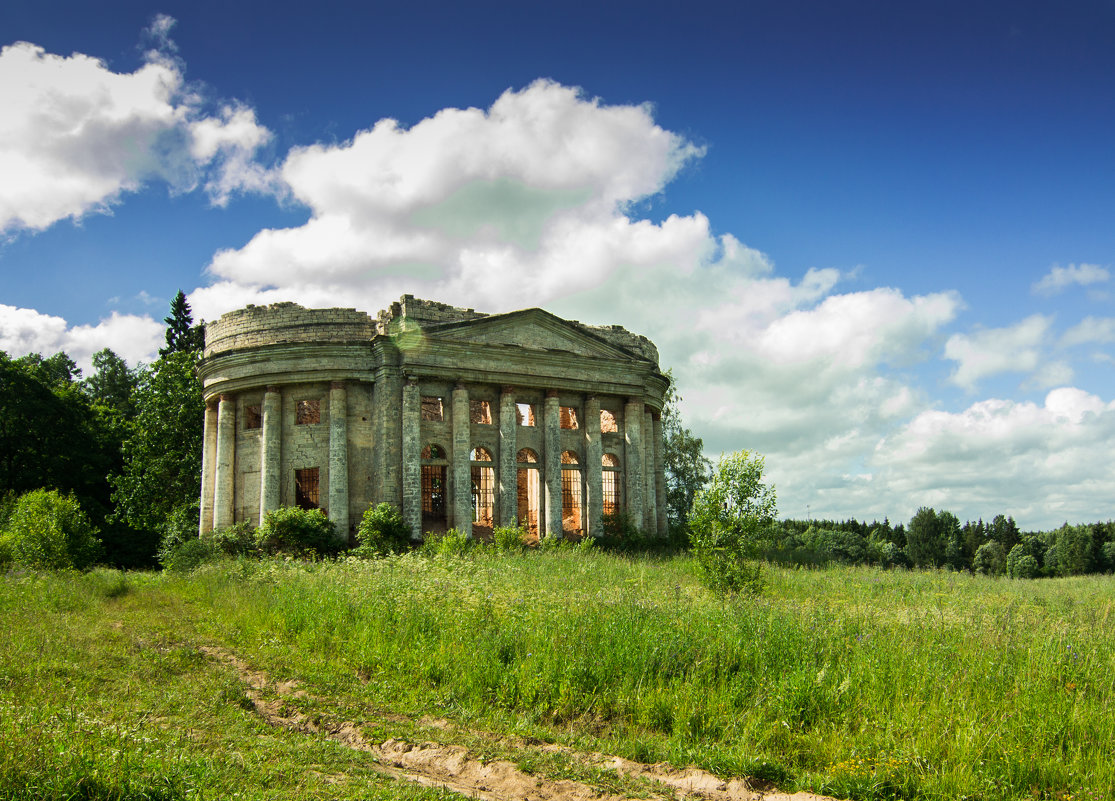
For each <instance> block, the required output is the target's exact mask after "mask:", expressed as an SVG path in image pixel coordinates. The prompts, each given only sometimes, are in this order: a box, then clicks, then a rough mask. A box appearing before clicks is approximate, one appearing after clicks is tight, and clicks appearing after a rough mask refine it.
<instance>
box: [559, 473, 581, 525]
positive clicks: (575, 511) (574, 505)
mask: <svg viewBox="0 0 1115 801" xmlns="http://www.w3.org/2000/svg"><path fill="white" fill-rule="evenodd" d="M561 530H562V531H564V532H566V533H569V534H580V533H581V471H580V470H562V471H561Z"/></svg>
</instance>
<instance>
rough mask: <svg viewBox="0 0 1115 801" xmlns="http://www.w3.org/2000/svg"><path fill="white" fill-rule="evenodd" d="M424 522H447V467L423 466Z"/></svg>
mask: <svg viewBox="0 0 1115 801" xmlns="http://www.w3.org/2000/svg"><path fill="white" fill-rule="evenodd" d="M422 520H423V521H427V520H441V521H444V520H445V465H435V464H424V465H422Z"/></svg>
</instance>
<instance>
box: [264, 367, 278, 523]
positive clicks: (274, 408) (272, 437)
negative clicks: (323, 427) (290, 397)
mask: <svg viewBox="0 0 1115 801" xmlns="http://www.w3.org/2000/svg"><path fill="white" fill-rule="evenodd" d="M260 439H261V442H260V447H259V454H260V455H259V522H260V524H261V525H262V523H263V518H264V517H266V515H267V513H268V512H271V511H273V510H275V509H278V508H279V504H280V503H281V502H282V488H283V483H282V476H281V475H280V474H279V471H280V469H281V467H280V465H281V461H280V458H281V456H282V448H283V445H282V442H283V396H282V394H281V393H280V392H279V388H278V387H268V388H267V391H266V392H265V393H264V394H263V431H262V434H261V437H260Z"/></svg>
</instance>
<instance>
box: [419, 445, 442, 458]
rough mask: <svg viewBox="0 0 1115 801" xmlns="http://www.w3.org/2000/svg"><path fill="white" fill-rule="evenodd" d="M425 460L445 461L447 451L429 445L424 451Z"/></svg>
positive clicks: (437, 446) (438, 446)
mask: <svg viewBox="0 0 1115 801" xmlns="http://www.w3.org/2000/svg"><path fill="white" fill-rule="evenodd" d="M422 458H423V459H444V458H445V450H444V449H443V448H442V447H441V446H440V445H432V444H431V445H427V446H426V447H425V448H423V449H422Z"/></svg>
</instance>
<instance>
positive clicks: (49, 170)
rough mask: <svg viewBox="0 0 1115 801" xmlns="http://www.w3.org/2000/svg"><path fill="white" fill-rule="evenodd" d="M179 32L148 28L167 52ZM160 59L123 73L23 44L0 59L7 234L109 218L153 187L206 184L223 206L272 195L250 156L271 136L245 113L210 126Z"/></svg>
mask: <svg viewBox="0 0 1115 801" xmlns="http://www.w3.org/2000/svg"><path fill="white" fill-rule="evenodd" d="M172 24H173V20H171V19H170V18H168V17H160V18H158V19H157V20H156V23H155V25H154V26H153V28H152V32H153V34H154V35H155V36H156V39H157V40H158V41H159V42H160V43H161V46H163V47H164V48H166V47H167V46H168V43H169V40H168V39H167V38H166V36H167V33H168V31H169V28H170V25H172ZM165 52H166V51H165V49H164V50H163V51H152V52H151V53H149V54H148V56H147V61H146V63H145V64H143V66H141V67H140V68H139V69H137V70H135V71H134V72H130V73H119V72H114V71H113V70H112V69H111V68H109V66H108V65H107V64H105V63H104V62H103V61H101V60H99V59H97V58H94V57H92V56H89V55H84V54H81V53H74V54H72V55H70V56H60V55H55V54H51V53H47V52H45V50H44V49H43V48H42V47H39V46H37V45H34V44H31V43H28V42H17V43H15V44H11V45H8V46H6V47H4V48H3V49H2V50H0V108H3V114H0V175H2V176H3V179H2V180H0V231H8V232H11V231H18V230H21V229H28V230H43V229H45V228H47V227H49V226H50V225H52V224H54V223H56V222H58V221H59V220H63V219H67V218H71V219H79V218H81V217H82V216H83V215H85V214H88V213H90V212H103V211H107V210H108V209H109V208H110V207H111V206H112V205H113V204H114V203H116V202H118V201H119V199H120V197H121V195H122V194H123V193H126V192H134V191H136V190H138V189H139V188H140V187H141V186H142V185H143V184H144V183H145V182H146V181H149V180H152V179H159V180H162V181H165V182H167V183H168V184H169V185H170V186H171V187H172V188H173V189H175V190H189V189H192V188H193V187H194V186H196V185H197V184H198V183H199V182H200V181H204V183H205V185H206V187H207V189H208V190H209V192H210V194H211V195H212V196H213V198H214V200H215V201H216V202H218V203H220V202H224V201H226V200H227V198H228V196H229V194H230V193H232V192H234V191H240V190H262V189H266V188H267V179H266V177H265V171H264V170H263V169H262V168H261V167H259V166H258V165H255V164H253V163H252V154H253V153H254V151H255V150H256V148H258V147H259V145H260V144H262V143H263V142H264V141H266V140H267V139H268V138H269V137H270V133H269V132H268V131H267V130H266V129H265V128H263V127H262V126H260V125H259V124H258V123H257V122H256V120H255V115H254V112H252V111H251V110H250V109H246V108H242V107H238V106H228V107H226V108H224V109H222V110H221V111H220V112H219V113H218V114H217V116H211V115H208V114H206V113H205V111H204V109H203V108H202V105H201V101H200V98H199V96H198V95H197V94H196V93H194V92H187V91H185V81H184V77H183V72H182V67H181V65H180V64H179V62H177V61H176V60H174V59H172V58H170V57H167V56H166V55H165Z"/></svg>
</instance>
